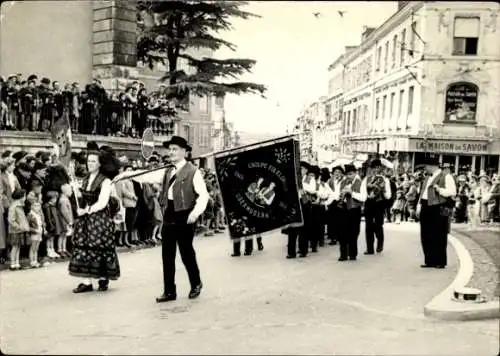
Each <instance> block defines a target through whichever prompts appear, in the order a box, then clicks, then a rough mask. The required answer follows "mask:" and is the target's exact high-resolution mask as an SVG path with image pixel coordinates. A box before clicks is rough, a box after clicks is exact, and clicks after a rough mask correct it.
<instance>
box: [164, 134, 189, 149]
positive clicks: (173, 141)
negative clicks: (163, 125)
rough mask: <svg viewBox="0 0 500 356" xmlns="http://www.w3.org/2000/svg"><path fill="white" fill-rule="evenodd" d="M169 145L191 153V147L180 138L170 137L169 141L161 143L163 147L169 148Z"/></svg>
mask: <svg viewBox="0 0 500 356" xmlns="http://www.w3.org/2000/svg"><path fill="white" fill-rule="evenodd" d="M170 145H175V146H179V147H180V148H183V149H185V150H186V151H188V152H189V151H191V146H190V145H189V144H188V142H187V141H186V139H185V138H184V137H181V136H172V138H170V140H168V141H165V142H163V147H165V148H169V147H170Z"/></svg>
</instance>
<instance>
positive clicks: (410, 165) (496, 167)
mask: <svg viewBox="0 0 500 356" xmlns="http://www.w3.org/2000/svg"><path fill="white" fill-rule="evenodd" d="M348 147H349V150H350V151H351V152H352V153H367V154H369V155H371V156H373V155H375V154H377V153H378V154H390V155H391V156H392V157H393V158H394V163H395V165H396V166H398V168H400V169H399V170H401V169H402V170H403V171H413V169H414V167H415V166H416V165H419V164H421V162H423V158H424V157H425V154H426V153H434V154H438V155H439V160H440V162H441V163H448V164H450V165H451V167H452V171H453V172H455V173H460V172H464V171H469V170H472V171H473V172H474V173H475V174H478V173H479V172H480V171H481V170H484V171H486V172H488V173H490V174H491V173H494V172H499V171H500V140H496V141H492V140H461V139H455V140H451V139H432V138H428V139H424V138H409V137H376V138H369V139H367V138H364V139H353V140H351V141H350V142H349V144H348Z"/></svg>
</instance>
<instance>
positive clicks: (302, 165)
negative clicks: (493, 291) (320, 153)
mask: <svg viewBox="0 0 500 356" xmlns="http://www.w3.org/2000/svg"><path fill="white" fill-rule="evenodd" d="M300 167H304V168H305V169H307V170H309V168H311V165H310V164H309V163H307V162H306V161H300Z"/></svg>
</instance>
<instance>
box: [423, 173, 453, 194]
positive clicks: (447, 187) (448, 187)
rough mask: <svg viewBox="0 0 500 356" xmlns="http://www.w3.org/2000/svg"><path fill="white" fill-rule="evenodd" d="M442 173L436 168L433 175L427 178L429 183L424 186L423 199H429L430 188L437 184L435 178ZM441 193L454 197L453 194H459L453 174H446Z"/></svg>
mask: <svg viewBox="0 0 500 356" xmlns="http://www.w3.org/2000/svg"><path fill="white" fill-rule="evenodd" d="M440 173H441V170H440V169H436V170H435V171H434V173H432V176H430V177H429V179H427V184H426V185H425V188H423V189H424V191H423V193H422V197H421V198H420V199H421V200H427V199H428V192H429V188H430V187H431V186H432V185H434V184H435V180H436V178H437V176H438V175H439V174H440ZM439 195H441V196H443V197H446V198H448V197H453V196H455V195H457V186H456V185H455V180H454V179H453V177H452V176H451V174H447V175H446V176H445V181H444V188H443V189H441V191H440V192H439Z"/></svg>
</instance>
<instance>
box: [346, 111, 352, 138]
mask: <svg viewBox="0 0 500 356" xmlns="http://www.w3.org/2000/svg"><path fill="white" fill-rule="evenodd" d="M346 126H347V127H346V134H348V135H349V134H350V133H351V111H348V112H347V124H346Z"/></svg>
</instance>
